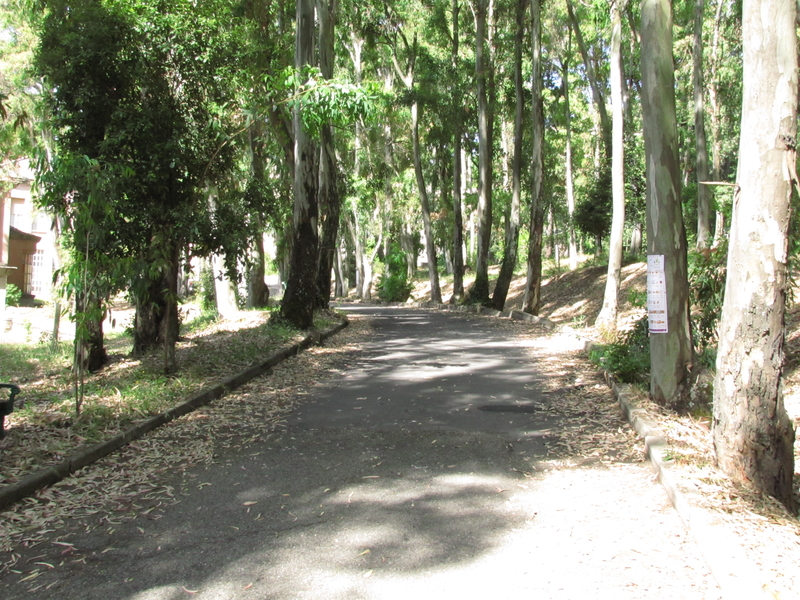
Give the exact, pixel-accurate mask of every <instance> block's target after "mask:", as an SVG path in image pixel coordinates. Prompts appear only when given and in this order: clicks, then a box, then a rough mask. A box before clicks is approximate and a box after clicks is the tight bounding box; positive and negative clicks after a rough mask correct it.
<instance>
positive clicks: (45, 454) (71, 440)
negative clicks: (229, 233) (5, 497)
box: [0, 310, 341, 484]
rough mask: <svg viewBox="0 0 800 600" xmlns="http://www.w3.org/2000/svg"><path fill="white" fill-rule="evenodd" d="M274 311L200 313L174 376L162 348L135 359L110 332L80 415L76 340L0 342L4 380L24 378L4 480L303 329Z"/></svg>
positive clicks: (182, 394) (257, 358) (186, 332)
mask: <svg viewBox="0 0 800 600" xmlns="http://www.w3.org/2000/svg"><path fill="white" fill-rule="evenodd" d="M270 316H271V311H270V310H265V311H242V312H240V313H239V314H238V315H237V316H236V318H235V319H232V320H229V321H225V320H221V319H217V318H216V317H214V318H211V317H210V316H209V315H207V314H202V313H201V314H200V315H199V316H198V317H197V318H195V319H194V320H193V321H192V322H190V323H187V324H186V325H185V326H183V327H182V330H181V341H180V342H179V343H178V344H177V345H176V357H177V362H178V368H179V371H178V373H177V375H176V376H169V377H167V376H165V375H164V374H163V372H162V367H163V359H162V351H161V349H155V350H154V351H153V352H152V353H149V354H147V355H146V356H144V357H141V358H138V359H134V358H132V357H130V356H129V352H130V347H131V341H132V340H131V337H130V335H129V334H126V333H118V334H114V335H111V336H109V337H108V338H107V342H108V344H107V347H108V349H109V356H110V360H109V363H108V364H107V365H106V366H105V367H104V368H103V369H101V370H100V371H99V372H97V373H94V374H91V375H88V376H87V377H86V379H85V382H84V400H83V405H82V409H81V415H80V416H79V417H77V418H76V416H75V392H74V379H73V376H72V369H71V363H72V344H71V343H62V344H59V345H58V346H57V348H56V349H55V350H53V349H51V346H50V345H49V344H38V345H26V344H0V365H1V366H0V381H3V382H8V383H15V384H17V385H19V386H20V387H21V388H22V392H21V393H20V395H19V396H18V399H19V400H21V401H22V402H23V405H22V407H20V408H18V409H16V410H15V411H14V413H12V415H11V416H10V417H9V418H8V419H7V423H8V424H9V427H8V428H9V429H10V430H11V432H10V434H9V435H8V436H7V437H6V439H5V440H3V442H2V449H3V454H4V459H3V463H2V466H0V484H2V483H7V482H11V481H13V480H15V479H17V478H18V477H20V476H22V475H24V474H27V473H28V472H31V471H34V470H36V469H38V468H41V467H43V466H45V465H46V464H49V463H52V462H53V459H54V458H57V457H63V456H65V455H68V454H69V453H70V452H71V451H74V449H75V448H76V446H78V445H81V444H83V443H92V442H97V441H102V440H104V439H107V438H108V437H110V436H112V435H115V434H116V433H119V432H120V431H122V430H124V429H126V428H128V427H129V426H131V425H132V424H133V423H135V422H137V421H140V420H142V419H145V418H147V417H150V416H153V415H156V414H158V413H161V412H163V411H164V410H167V409H169V408H171V407H172V406H175V405H176V404H179V403H180V402H182V401H184V400H186V399H187V398H188V397H190V396H191V395H192V394H194V393H197V392H199V391H200V390H202V389H204V388H206V387H208V386H209V385H212V384H214V383H216V382H217V381H219V380H221V379H223V378H224V377H228V376H230V375H233V374H235V373H237V372H239V371H241V370H243V369H245V368H247V367H250V366H252V365H253V364H257V363H259V362H262V361H264V360H266V359H267V358H268V357H269V356H270V355H272V354H273V353H275V352H277V351H279V350H280V349H282V348H285V347H287V346H290V345H292V344H293V343H296V342H297V341H299V340H300V339H301V338H302V337H303V335H304V334H303V333H302V332H300V331H297V330H295V329H292V328H291V327H287V326H286V325H285V324H278V323H272V322H271V321H270ZM340 320H341V317H340V315H339V314H337V313H336V312H334V311H320V312H319V313H318V314H317V315H316V318H315V326H316V327H317V328H318V329H326V328H329V327H330V326H332V325H333V324H335V323H338V322H340Z"/></svg>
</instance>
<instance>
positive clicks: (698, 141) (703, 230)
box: [692, 0, 711, 248]
mask: <svg viewBox="0 0 800 600" xmlns="http://www.w3.org/2000/svg"><path fill="white" fill-rule="evenodd" d="M704 7H705V0H695V4H694V49H693V52H692V62H693V67H692V86H693V87H694V140H695V151H696V154H697V157H696V169H695V172H696V174H697V241H696V245H697V247H698V248H707V247H708V244H709V242H710V241H711V190H710V189H709V188H708V186H707V185H704V184H703V182H705V181H708V144H707V142H706V114H705V105H704V104H705V103H704V101H703V95H704V92H703V89H704V88H703V12H704Z"/></svg>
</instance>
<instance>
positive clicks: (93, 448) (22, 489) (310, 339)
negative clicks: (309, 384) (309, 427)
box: [0, 318, 348, 510]
mask: <svg viewBox="0 0 800 600" xmlns="http://www.w3.org/2000/svg"><path fill="white" fill-rule="evenodd" d="M347 325H348V321H347V319H346V318H345V320H344V321H343V322H341V323H339V324H337V325H334V326H333V327H331V328H329V329H327V330H325V331H312V332H311V333H309V334H308V335H306V336H305V337H304V338H303V339H302V340H300V341H299V342H297V343H296V344H293V345H292V346H289V347H288V348H284V349H282V350H280V351H278V352H276V353H274V354H272V355H271V356H269V357H268V358H267V359H265V360H264V361H262V362H260V363H257V364H255V365H253V366H251V367H249V368H247V369H245V370H244V371H241V372H240V373H238V374H236V375H233V376H232V377H228V378H226V379H224V380H222V381H220V382H219V383H217V384H215V385H213V386H211V387H209V388H206V389H205V390H203V391H201V392H199V393H197V394H194V395H193V396H191V397H190V398H188V399H187V400H185V401H184V402H182V403H180V404H178V405H176V406H174V407H172V408H170V409H168V410H166V411H164V412H162V413H159V414H157V415H155V416H153V417H150V418H148V419H146V420H145V421H142V422H141V423H137V424H136V425H134V426H132V427H130V428H128V429H127V430H125V431H123V432H121V433H119V434H117V435H115V436H114V437H112V438H109V439H108V440H105V441H103V442H99V443H97V444H92V445H89V446H85V447H83V448H80V449H78V450H77V451H76V452H75V453H74V454H72V455H71V456H70V457H68V458H66V459H65V460H63V461H61V462H60V463H58V464H55V465H52V466H49V467H45V468H43V469H41V470H39V471H36V472H34V473H31V474H30V475H26V476H25V477H23V478H21V479H20V480H19V481H17V482H16V483H13V484H11V485H6V486H3V487H2V488H0V510H2V509H3V508H5V507H6V506H9V505H11V504H13V503H14V502H18V501H19V500H22V499H23V498H26V497H28V496H31V495H33V494H34V493H36V492H37V491H38V490H40V489H42V488H45V487H47V486H49V485H52V484H54V483H56V482H58V481H61V480H62V479H64V478H66V477H68V476H70V475H71V474H73V473H75V472H76V471H78V470H79V469H82V468H83V467H85V466H87V465H90V464H91V463H93V462H95V461H97V460H99V459H100V458H102V457H104V456H107V455H109V454H111V453H112V452H114V451H115V450H117V449H119V448H121V447H122V446H124V445H126V444H128V443H130V442H131V441H133V440H136V439H139V438H141V437H142V436H144V435H145V434H146V433H148V432H150V431H152V430H154V429H156V428H158V427H161V426H162V425H165V424H166V423H169V422H170V421H172V420H174V419H177V418H179V417H181V416H183V415H186V414H188V413H190V412H192V411H193V410H196V409H198V408H200V407H202V406H206V405H207V404H210V403H211V402H213V401H214V400H216V399H218V398H221V397H222V396H224V395H225V394H227V393H229V392H231V391H232V390H234V389H236V388H238V387H239V386H241V385H243V384H245V383H247V382H248V381H251V380H252V379H255V378H256V377H259V376H261V375H263V374H265V373H266V372H267V371H268V370H269V369H271V368H272V367H274V366H275V365H277V364H279V363H281V362H283V361H284V360H286V359H287V358H290V357H292V356H295V355H296V354H298V353H300V352H302V351H303V350H305V349H306V348H308V347H310V346H312V345H314V344H321V343H322V342H323V341H325V340H326V339H328V338H330V337H331V336H333V335H335V334H336V333H338V332H339V331H341V330H342V329H344V328H345V327H347Z"/></svg>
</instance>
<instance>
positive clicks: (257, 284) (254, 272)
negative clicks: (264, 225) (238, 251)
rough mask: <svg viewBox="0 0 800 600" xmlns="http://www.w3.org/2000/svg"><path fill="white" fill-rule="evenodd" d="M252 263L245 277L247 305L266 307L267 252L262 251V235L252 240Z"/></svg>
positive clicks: (267, 299)
mask: <svg viewBox="0 0 800 600" xmlns="http://www.w3.org/2000/svg"><path fill="white" fill-rule="evenodd" d="M253 255H254V257H253V258H254V264H253V266H252V267H251V268H250V271H249V273H248V277H247V307H248V308H266V307H267V306H268V305H269V286H268V285H267V282H266V281H264V275H265V273H266V264H267V253H266V252H265V251H264V235H263V234H260V235H257V236H256V237H255V239H254V240H253Z"/></svg>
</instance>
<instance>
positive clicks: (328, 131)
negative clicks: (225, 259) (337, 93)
mask: <svg viewBox="0 0 800 600" xmlns="http://www.w3.org/2000/svg"><path fill="white" fill-rule="evenodd" d="M337 10H338V2H337V0H329V1H328V0H319V1H318V2H317V12H318V14H319V23H320V26H319V64H320V71H321V73H322V76H323V77H325V78H327V79H332V78H333V60H334V26H335V23H336V16H337V15H336V13H337ZM320 137H321V147H320V156H319V205H320V212H321V221H322V232H321V236H320V245H319V270H318V272H317V300H316V306H317V307H319V308H328V306H329V304H330V298H331V274H332V273H333V263H334V256H335V254H334V253H335V252H336V239H337V236H338V233H339V216H340V213H341V208H342V199H341V195H340V194H339V188H338V170H337V165H336V148H335V146H334V137H333V127H332V126H331V124H330V123H327V124H325V125H323V127H322V132H321V136H320Z"/></svg>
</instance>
